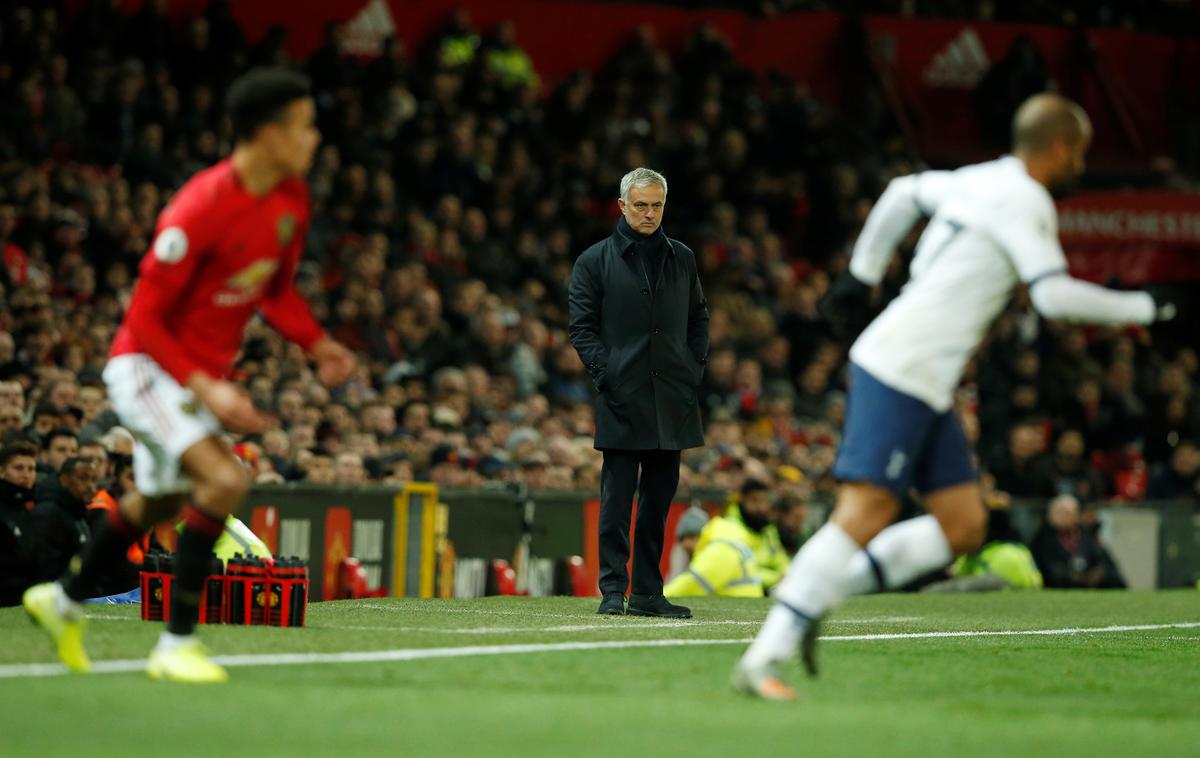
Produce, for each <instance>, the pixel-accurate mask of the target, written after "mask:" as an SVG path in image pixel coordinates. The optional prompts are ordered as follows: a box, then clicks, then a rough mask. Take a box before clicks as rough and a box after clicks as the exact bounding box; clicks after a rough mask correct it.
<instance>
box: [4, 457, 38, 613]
mask: <svg viewBox="0 0 1200 758" xmlns="http://www.w3.org/2000/svg"><path fill="white" fill-rule="evenodd" d="M36 457H37V448H35V447H34V446H33V445H31V444H29V443H28V442H18V443H15V444H12V445H8V446H7V447H5V448H3V449H0V607H2V606H10V605H17V604H19V603H20V602H21V595H22V593H24V592H25V590H27V589H28V588H29V587H30V586H32V585H33V584H35V583H37V581H38V565H37V556H38V553H39V551H38V546H37V542H36V530H35V527H34V521H33V514H32V510H33V505H34V503H33V483H34V479H35V477H36V469H35V465H36V464H35V461H36Z"/></svg>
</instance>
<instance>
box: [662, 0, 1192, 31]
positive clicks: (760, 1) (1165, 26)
mask: <svg viewBox="0 0 1200 758" xmlns="http://www.w3.org/2000/svg"><path fill="white" fill-rule="evenodd" d="M655 2H657V0H655ZM666 2H667V3H668V4H670V5H677V6H683V7H685V8H691V9H699V8H714V9H715V8H721V9H731V10H740V11H747V12H751V13H756V14H759V15H762V16H773V15H777V14H780V13H789V12H793V11H829V10H832V11H839V12H855V13H880V14H888V15H896V16H920V17H928V18H954V19H967V20H972V21H1001V22H1009V23H1025V24H1055V25H1065V26H1108V27H1114V26H1115V27H1122V28H1127V29H1136V30H1139V31H1153V32H1169V33H1175V34H1178V33H1183V32H1190V31H1194V30H1195V29H1196V28H1197V26H1198V24H1200V6H1198V5H1197V3H1196V2H1195V0H1023V2H1019V3H1014V2H1000V1H999V0H666Z"/></svg>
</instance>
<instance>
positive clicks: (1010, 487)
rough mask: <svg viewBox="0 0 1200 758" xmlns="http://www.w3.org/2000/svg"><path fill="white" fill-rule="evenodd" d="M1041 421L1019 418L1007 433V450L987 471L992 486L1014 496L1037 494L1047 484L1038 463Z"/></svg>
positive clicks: (1043, 491) (1044, 491)
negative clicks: (988, 471) (990, 474)
mask: <svg viewBox="0 0 1200 758" xmlns="http://www.w3.org/2000/svg"><path fill="white" fill-rule="evenodd" d="M1044 439H1045V437H1044V432H1043V430H1042V425H1041V424H1040V423H1038V422H1037V421H1034V420H1026V421H1020V422H1018V423H1017V424H1016V425H1015V426H1013V427H1012V429H1010V430H1009V433H1008V450H1007V451H1006V453H1005V455H1004V456H1003V457H1002V458H1001V459H1000V461H999V462H998V463H996V464H995V465H993V466H992V470H991V473H992V474H993V475H994V476H995V477H996V488H997V489H999V490H1001V491H1003V492H1007V493H1009V494H1010V495H1012V496H1014V497H1039V496H1043V495H1045V494H1046V490H1047V485H1046V482H1045V479H1044V476H1043V469H1044V467H1043V466H1042V465H1041V464H1040V462H1041V460H1042V450H1043V448H1044V445H1045V442H1044Z"/></svg>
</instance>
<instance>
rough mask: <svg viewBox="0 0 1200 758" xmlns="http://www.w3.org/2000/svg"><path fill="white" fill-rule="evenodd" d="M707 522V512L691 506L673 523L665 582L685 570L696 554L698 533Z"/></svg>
mask: <svg viewBox="0 0 1200 758" xmlns="http://www.w3.org/2000/svg"><path fill="white" fill-rule="evenodd" d="M707 523H708V514H707V513H705V512H704V510H703V509H702V508H697V507H696V506H694V505H693V506H692V507H690V508H688V509H687V511H685V512H684V514H683V515H682V516H681V517H680V518H679V522H678V523H677V524H676V525H675V547H674V548H673V549H672V550H671V569H670V571H669V572H668V573H667V577H666V579H667V583H668V584H670V583H671V581H672V580H674V579H675V577H677V576H679V575H680V574H682V573H683V572H684V571H686V570H687V567H688V564H689V563H691V561H692V557H693V556H694V555H695V554H696V543H697V542H699V540H700V533H701V532H702V531H704V525H705V524H707Z"/></svg>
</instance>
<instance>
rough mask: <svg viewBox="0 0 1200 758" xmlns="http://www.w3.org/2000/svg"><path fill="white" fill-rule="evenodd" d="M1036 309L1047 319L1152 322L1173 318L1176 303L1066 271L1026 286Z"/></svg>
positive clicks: (1129, 322) (1093, 322) (1097, 321)
mask: <svg viewBox="0 0 1200 758" xmlns="http://www.w3.org/2000/svg"><path fill="white" fill-rule="evenodd" d="M1029 297H1030V299H1031V300H1032V301H1033V307H1034V308H1036V309H1037V311H1038V313H1040V314H1042V315H1043V316H1045V317H1046V318H1048V319H1063V320H1067V321H1083V322H1087V323H1091V324H1143V325H1147V324H1152V323H1154V322H1156V321H1169V320H1171V319H1173V318H1175V315H1176V312H1177V309H1176V306H1175V303H1173V302H1171V301H1169V300H1168V299H1167V298H1165V297H1163V298H1160V299H1155V297H1154V296H1153V295H1151V294H1150V293H1148V292H1118V291H1117V290H1110V289H1108V288H1106V287H1101V286H1099V285H1096V284H1091V283H1089V282H1084V281H1080V280H1079V279H1074V278H1072V277H1071V276H1069V275H1067V274H1066V273H1065V272H1062V273H1057V274H1053V275H1051V276H1046V277H1043V278H1041V279H1039V280H1037V281H1036V282H1034V283H1033V285H1032V286H1031V287H1030V288H1029Z"/></svg>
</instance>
